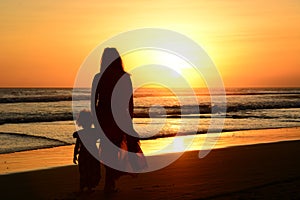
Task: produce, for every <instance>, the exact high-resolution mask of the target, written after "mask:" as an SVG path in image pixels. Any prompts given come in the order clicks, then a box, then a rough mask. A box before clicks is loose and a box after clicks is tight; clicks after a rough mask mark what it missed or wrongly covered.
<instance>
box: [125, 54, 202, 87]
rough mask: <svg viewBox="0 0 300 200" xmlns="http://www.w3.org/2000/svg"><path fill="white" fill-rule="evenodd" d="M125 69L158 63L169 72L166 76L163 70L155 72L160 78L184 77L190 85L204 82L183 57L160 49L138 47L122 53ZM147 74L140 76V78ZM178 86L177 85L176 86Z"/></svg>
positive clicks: (199, 84)
mask: <svg viewBox="0 0 300 200" xmlns="http://www.w3.org/2000/svg"><path fill="white" fill-rule="evenodd" d="M122 59H123V63H124V67H125V70H126V71H127V72H129V73H130V71H131V70H133V69H135V68H137V67H141V66H145V65H160V66H164V67H167V68H169V69H170V70H169V71H170V74H168V76H166V75H165V74H164V73H163V72H162V73H158V74H155V76H160V77H161V78H162V79H164V78H166V77H168V78H169V79H170V78H172V79H173V78H174V79H176V78H178V77H180V76H181V77H182V78H184V79H185V80H186V81H187V82H188V84H189V85H190V86H191V87H203V86H204V85H205V84H204V82H203V80H202V77H201V75H199V73H198V72H197V71H196V69H195V67H194V66H192V65H191V64H190V63H189V62H187V61H186V60H185V59H184V58H182V57H180V56H178V55H176V54H174V53H172V52H169V51H165V50H162V49H139V50H137V51H132V52H130V53H127V54H125V55H122ZM145 76H149V74H143V75H141V76H140V78H141V79H142V78H143V77H145ZM177 87H178V86H177Z"/></svg>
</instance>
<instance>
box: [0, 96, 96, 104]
mask: <svg viewBox="0 0 300 200" xmlns="http://www.w3.org/2000/svg"><path fill="white" fill-rule="evenodd" d="M82 100H90V96H87V95H80V96H73V97H72V96H37V97H9V98H0V103H38V102H59V101H82Z"/></svg>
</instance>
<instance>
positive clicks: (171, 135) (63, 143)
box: [0, 124, 300, 155]
mask: <svg viewBox="0 0 300 200" xmlns="http://www.w3.org/2000/svg"><path fill="white" fill-rule="evenodd" d="M0 125H1V124H0ZM278 129H280V130H281V129H300V126H292V127H278V128H277V127H274V128H259V129H243V130H239V129H236V130H222V132H221V134H226V133H236V132H245V131H246V132H249V131H254V132H256V131H263V130H265V131H268V130H278ZM1 134H3V135H12V136H17V137H19V136H20V137H28V138H37V139H45V140H49V141H53V142H58V143H61V144H52V145H46V146H40V147H28V148H27V149H24V148H20V149H18V150H15V151H9V152H0V155H3V154H11V153H19V152H25V151H34V150H41V149H50V148H57V147H62V146H69V145H74V144H75V143H68V142H65V141H62V140H58V139H53V138H48V137H45V136H35V135H28V134H24V133H13V132H0V135H1ZM206 134H207V131H204V132H203V131H200V132H199V131H198V132H197V133H196V134H190V133H184V134H183V133H182V134H170V135H162V136H160V135H159V136H152V137H149V138H140V141H148V140H157V139H164V138H174V137H191V136H197V135H206ZM211 134H214V132H211ZM299 139H300V137H299Z"/></svg>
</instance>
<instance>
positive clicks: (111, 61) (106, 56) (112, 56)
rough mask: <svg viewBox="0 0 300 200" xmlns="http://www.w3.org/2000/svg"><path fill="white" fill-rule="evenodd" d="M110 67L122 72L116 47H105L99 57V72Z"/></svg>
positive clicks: (121, 64)
mask: <svg viewBox="0 0 300 200" xmlns="http://www.w3.org/2000/svg"><path fill="white" fill-rule="evenodd" d="M108 68H109V69H111V70H114V71H117V72H124V67H123V62H122V59H121V56H120V54H119V52H118V51H117V49H116V48H109V47H108V48H105V49H104V51H103V54H102V58H101V65H100V73H104V72H105V70H107V69H108Z"/></svg>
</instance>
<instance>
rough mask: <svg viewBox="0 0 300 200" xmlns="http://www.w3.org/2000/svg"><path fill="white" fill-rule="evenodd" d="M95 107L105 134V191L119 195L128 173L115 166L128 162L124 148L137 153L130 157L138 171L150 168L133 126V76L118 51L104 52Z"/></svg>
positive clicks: (94, 91)
mask: <svg viewBox="0 0 300 200" xmlns="http://www.w3.org/2000/svg"><path fill="white" fill-rule="evenodd" d="M91 107H92V108H91V110H92V112H93V115H94V116H96V120H97V121H95V123H94V124H96V128H100V129H102V131H103V135H102V136H101V161H102V163H103V164H104V165H105V169H106V176H105V186H104V191H105V192H107V193H111V192H115V191H116V188H115V187H116V186H115V181H116V180H117V179H118V178H119V177H120V176H122V175H124V174H127V173H125V172H123V171H120V170H117V169H115V168H117V167H115V166H120V163H121V162H120V160H121V159H124V157H123V158H121V157H122V156H121V155H120V152H122V151H120V149H121V148H122V149H123V152H124V149H125V150H128V152H133V153H137V154H136V155H137V156H133V155H130V154H129V155H128V160H129V164H130V165H131V168H132V169H133V170H134V172H136V171H137V170H141V169H143V168H145V167H146V161H145V158H144V156H143V154H142V150H141V148H140V146H139V139H138V134H137V133H136V132H135V131H134V129H133V125H132V117H133V95H132V83H131V79H130V75H129V74H128V73H126V72H125V71H124V68H123V63H122V59H121V57H120V55H119V53H118V51H117V50H116V49H115V48H106V49H104V52H103V54H102V58H101V66H100V73H98V74H96V75H95V77H94V80H93V85H92V102H91ZM124 145H125V146H126V147H124ZM134 155H135V154H134ZM124 166H125V165H124ZM113 167H114V168H113ZM118 169H121V168H118ZM124 171H125V170H124Z"/></svg>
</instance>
